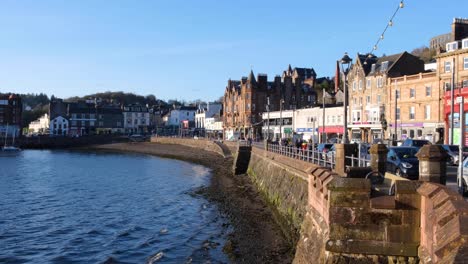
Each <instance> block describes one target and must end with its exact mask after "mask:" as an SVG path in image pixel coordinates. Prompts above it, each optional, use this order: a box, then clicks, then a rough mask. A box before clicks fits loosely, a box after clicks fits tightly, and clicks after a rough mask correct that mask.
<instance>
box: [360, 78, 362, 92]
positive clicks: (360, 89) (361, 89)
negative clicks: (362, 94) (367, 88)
mask: <svg viewBox="0 0 468 264" xmlns="http://www.w3.org/2000/svg"><path fill="white" fill-rule="evenodd" d="M359 90H362V80H359Z"/></svg>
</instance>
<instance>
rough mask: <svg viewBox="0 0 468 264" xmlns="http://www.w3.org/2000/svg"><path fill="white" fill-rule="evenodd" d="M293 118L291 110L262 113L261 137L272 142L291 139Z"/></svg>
mask: <svg viewBox="0 0 468 264" xmlns="http://www.w3.org/2000/svg"><path fill="white" fill-rule="evenodd" d="M293 118H294V111H293V110H285V111H274V112H269V113H268V112H267V113H263V114H262V119H263V127H262V132H263V137H264V138H270V139H272V140H279V139H280V138H290V137H292V135H293V131H294V125H293Z"/></svg>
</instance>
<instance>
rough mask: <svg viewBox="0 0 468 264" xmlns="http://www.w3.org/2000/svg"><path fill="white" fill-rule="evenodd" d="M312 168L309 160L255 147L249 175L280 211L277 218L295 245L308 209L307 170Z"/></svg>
mask: <svg viewBox="0 0 468 264" xmlns="http://www.w3.org/2000/svg"><path fill="white" fill-rule="evenodd" d="M312 167H314V165H313V164H310V163H307V162H303V161H299V160H293V159H290V158H287V157H284V156H281V155H277V154H274V153H270V152H266V151H264V150H261V149H258V148H252V153H251V158H250V163H249V169H248V175H249V177H250V178H251V179H252V181H253V182H254V184H255V185H256V186H257V188H258V190H259V191H260V192H261V193H262V194H263V195H264V197H265V198H266V200H267V201H268V202H269V203H270V204H271V205H273V207H274V208H275V209H276V210H277V215H278V219H277V220H278V222H279V223H280V225H281V227H282V228H283V231H284V233H285V234H286V235H288V236H289V239H290V241H291V242H292V243H294V244H295V243H296V242H297V240H298V238H299V233H300V230H301V225H302V222H303V220H304V216H305V213H306V210H307V201H308V197H307V184H308V180H307V178H308V176H307V171H310V170H311V169H312Z"/></svg>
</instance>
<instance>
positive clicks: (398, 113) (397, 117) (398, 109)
mask: <svg viewBox="0 0 468 264" xmlns="http://www.w3.org/2000/svg"><path fill="white" fill-rule="evenodd" d="M396 119H397V120H400V108H399V107H398V108H397V109H396Z"/></svg>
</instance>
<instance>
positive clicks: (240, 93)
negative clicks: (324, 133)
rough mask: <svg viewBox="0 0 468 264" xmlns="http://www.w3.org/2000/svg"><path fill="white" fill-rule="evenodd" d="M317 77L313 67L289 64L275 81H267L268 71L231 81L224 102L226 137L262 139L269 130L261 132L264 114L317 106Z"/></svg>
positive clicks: (251, 73) (285, 132)
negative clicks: (292, 66) (297, 66)
mask: <svg viewBox="0 0 468 264" xmlns="http://www.w3.org/2000/svg"><path fill="white" fill-rule="evenodd" d="M316 76H317V75H316V73H315V71H314V69H312V68H294V69H292V68H291V66H289V67H288V69H287V70H286V71H284V72H283V75H282V76H276V77H275V78H274V81H273V82H269V81H268V77H267V75H266V74H258V75H257V78H255V76H254V73H253V71H251V72H250V74H249V76H248V77H242V79H241V80H240V81H234V80H229V81H228V84H227V86H226V89H225V92H224V102H223V104H224V105H223V107H224V108H223V109H224V110H225V111H224V115H223V130H224V133H223V134H224V138H225V139H228V140H229V139H238V138H253V139H260V138H263V137H264V135H265V134H266V131H262V125H263V120H262V113H265V112H268V111H270V112H271V111H282V110H293V109H300V108H305V107H312V106H314V105H315V104H316V103H317V93H316V91H315V84H316ZM285 120H286V119H285ZM287 132H289V133H292V132H291V131H283V133H284V134H285V135H287Z"/></svg>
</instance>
